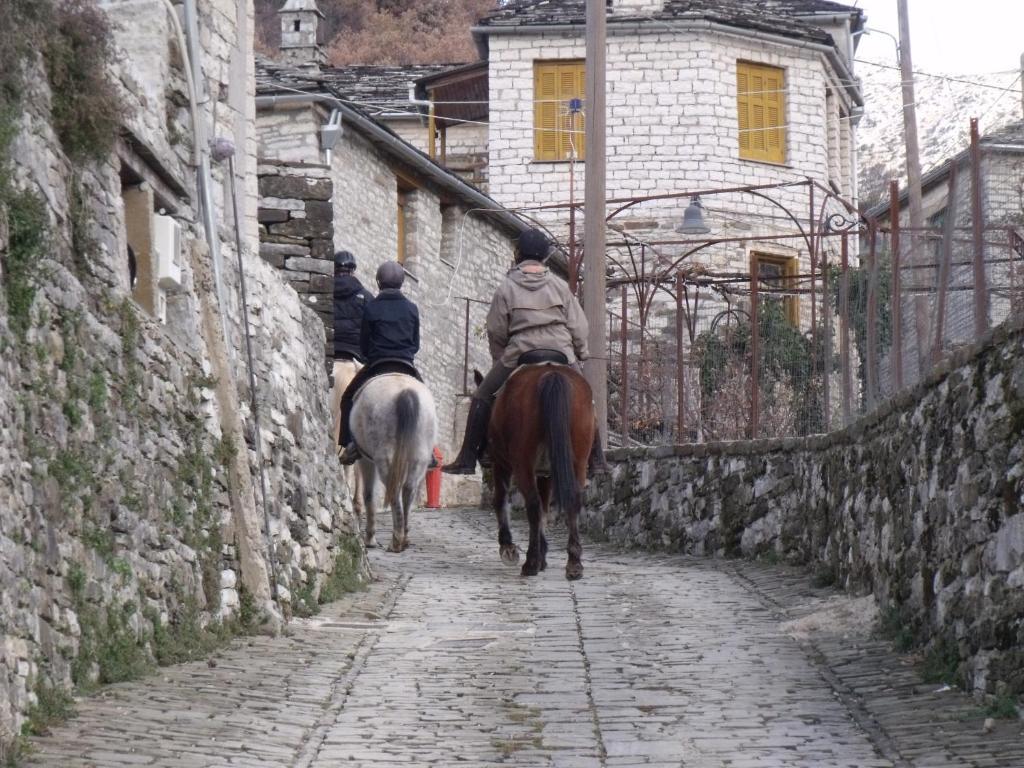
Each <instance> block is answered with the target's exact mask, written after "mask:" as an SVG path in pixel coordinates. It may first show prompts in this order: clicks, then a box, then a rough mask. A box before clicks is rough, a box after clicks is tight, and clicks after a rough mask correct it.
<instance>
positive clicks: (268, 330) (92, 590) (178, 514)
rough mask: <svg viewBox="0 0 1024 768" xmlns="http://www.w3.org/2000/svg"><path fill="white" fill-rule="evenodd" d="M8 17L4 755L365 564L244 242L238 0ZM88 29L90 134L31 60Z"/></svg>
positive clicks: (298, 315)
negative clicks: (48, 712)
mask: <svg viewBox="0 0 1024 768" xmlns="http://www.w3.org/2000/svg"><path fill="white" fill-rule="evenodd" d="M30 5H31V4H16V6H10V7H9V8H8V9H4V11H5V14H7V15H5V18H10V14H11V13H13V14H18V13H24V12H25V11H24V9H25V8H27V7H29V6H30ZM172 8H173V9H172ZM76 14H77V15H76ZM104 17H105V18H106V19H107V20H108V26H109V27H110V30H112V31H109V34H108V33H107V32H104V33H102V34H101V32H100V31H98V30H99V29H100V27H103V26H105V25H104V24H103V23H102V19H103V18H104ZM97 19H99V21H97ZM16 20H17V19H16ZM20 21H23V22H24V27H25V30H26V31H25V34H26V36H27V39H29V40H32V41H34V43H38V45H35V44H33V45H29V46H24V47H23V48H22V49H20V50H19V54H18V55H19V59H18V61H17V67H16V68H15V69H16V70H17V71H13V70H10V71H5V72H4V77H5V78H7V80H5V84H7V83H9V82H10V80H9V79H10V78H11V77H16V78H18V83H19V85H20V91H10V90H9V91H5V94H4V97H5V98H6V97H7V96H8V95H9V94H10V93H12V92H14V93H20V94H21V96H20V100H19V101H18V102H17V104H16V113H17V114H16V117H14V118H12V120H13V121H12V123H11V124H10V125H6V124H5V125H4V126H3V127H4V128H5V129H6V128H8V127H10V128H12V130H11V131H10V135H12V136H13V139H12V140H11V143H10V144H9V145H8V144H0V221H3V222H4V224H3V225H2V226H0V233H2V235H0V282H2V284H3V289H4V290H3V291H2V292H0V347H2V350H3V351H2V352H0V583H2V584H3V585H4V588H3V590H2V591H0V627H2V628H3V629H2V636H0V762H4V763H5V764H6V763H7V760H8V759H10V760H13V759H14V757H12V754H11V749H13V748H12V746H11V744H12V741H16V739H15V737H16V735H17V734H18V733H20V732H21V731H22V729H23V727H24V725H25V722H26V717H28V716H30V715H31V713H32V711H33V708H34V707H35V706H36V705H37V704H38V703H39V701H40V698H41V697H49V698H48V699H47V701H49V702H50V703H51V705H52V702H53V701H54V696H55V695H56V694H55V693H54V691H57V690H64V689H68V688H70V687H71V686H72V685H73V686H76V687H77V688H78V689H80V690H88V689H90V688H91V687H93V686H94V685H96V684H102V683H108V682H116V681H119V680H123V679H128V678H130V677H132V676H137V675H139V674H142V673H143V672H145V671H146V669H148V668H149V667H150V665H152V664H153V663H155V662H168V661H173V660H177V659H183V658H189V657H190V656H192V655H194V654H195V653H202V652H203V649H204V648H209V646H208V645H206V643H208V642H212V641H213V640H214V638H215V636H220V637H223V636H224V635H225V634H230V632H231V630H232V628H237V627H239V626H241V625H251V624H252V623H253V622H259V621H261V620H266V621H269V622H270V624H271V625H275V624H277V623H278V622H279V621H280V620H281V618H282V617H286V616H288V615H289V614H290V613H291V612H297V611H312V610H315V609H316V604H317V601H318V598H319V595H320V593H321V590H322V589H325V585H329V589H326V592H329V591H334V592H337V590H338V589H339V588H341V587H342V586H344V585H346V584H354V583H357V582H358V580H359V579H360V578H362V579H365V578H366V572H365V560H364V553H363V552H362V549H361V546H360V544H359V540H358V537H357V536H355V535H354V534H355V524H356V523H355V521H354V519H353V515H352V513H351V506H350V500H349V498H348V496H347V494H346V492H345V490H344V486H343V482H342V478H341V474H340V471H339V468H338V465H337V461H336V459H335V457H334V455H333V450H332V445H331V441H330V436H329V426H328V424H329V423H330V421H329V413H328V398H327V395H328V381H327V376H326V374H325V372H324V370H323V356H322V352H321V350H322V344H323V338H324V333H323V328H322V327H321V326H320V324H319V321H318V320H317V319H316V315H315V314H314V313H313V312H312V311H310V310H309V309H308V308H306V307H305V306H304V305H303V302H301V301H300V299H299V296H298V294H297V293H296V292H295V291H294V290H293V289H292V288H291V287H289V286H288V284H287V282H286V281H285V280H284V279H283V278H282V275H281V274H280V273H279V272H278V271H277V270H275V269H273V268H272V267H270V266H269V265H267V264H266V263H265V262H264V261H263V260H261V259H260V258H259V257H258V248H259V235H258V230H257V227H258V224H257V176H256V135H255V131H254V124H255V105H254V102H253V92H254V90H255V72H254V67H253V49H252V46H253V14H252V4H251V2H250V1H249V0H185V2H183V3H180V4H178V5H176V6H173V7H170V6H169V5H168V4H166V3H164V2H162V1H161V0H106V1H105V2H102V3H100V10H96V8H95V6H93V5H91V4H82V5H78V4H74V3H62V2H61V3H54V18H53V19H50V18H49V17H48V18H47V19H46V20H45V26H44V27H38V26H36V27H31V26H30V23H34V24H37V25H38V24H39V23H40V22H39V20H38V19H35V20H33V17H31V16H28V17H26V18H25V19H20ZM86 23H88V26H83V24H86ZM85 28H87V29H90V30H91V33H90V34H91V35H93V36H94V37H92V38H91V42H89V41H85V42H83V40H82V39H81V38H78V39H77V43H76V47H75V48H73V49H70V48H69V50H73V55H74V56H77V57H79V58H78V59H76V60H75V63H76V68H75V74H76V75H77V74H78V73H80V72H82V71H83V70H89V69H90V68H91V69H92V70H95V71H96V72H99V73H101V74H100V75H98V77H101V79H102V81H103V82H104V83H107V84H108V86H107V88H100V89H98V90H96V91H95V92H90V94H89V99H90V100H89V102H88V106H89V109H90V115H93V116H98V115H103V114H115V115H119V116H120V118H119V120H120V122H121V124H120V125H117V124H116V123H117V120H115V121H114V125H113V126H112V128H111V130H109V131H108V132H107V133H106V134H105V136H106V139H105V140H104V141H99V140H95V137H93V140H92V143H91V144H87V143H85V142H84V141H83V139H82V137H83V136H84V135H88V136H92V134H84V133H83V131H86V130H91V128H92V123H90V124H89V125H87V126H82V125H81V124H76V122H75V121H68V120H67V119H63V120H62V119H59V118H60V117H61V115H59V114H58V111H57V108H58V106H59V107H61V108H67V105H68V104H69V103H70V104H71V105H72V106H74V105H75V101H74V99H73V98H72V97H73V96H74V95H75V94H74V93H72V92H69V90H68V89H69V86H68V84H67V81H66V80H60V79H59V78H58V77H57V76H55V75H54V73H53V72H52V71H51V70H50V69H48V68H47V67H46V66H45V64H44V60H43V57H42V56H41V55H40V49H41V48H44V47H45V46H46V45H47V44H49V41H50V40H51V39H57V40H58V42H66V39H65V38H64V37H61V36H64V35H67V34H69V32H68V31H67V30H77V29H85ZM33 30H34V32H33ZM33 34H34V35H35V37H32V35H33ZM108 40H109V43H110V45H111V46H112V50H113V51H114V52H115V56H114V60H113V61H109V62H108V61H107V55H106V47H105V45H106V41H108ZM108 69H109V75H108V74H105V73H106V72H107V71H108ZM58 74H66V73H58ZM108 91H109V92H108ZM111 94H113V95H111ZM117 102H120V104H121V106H122V107H123V108H121V109H118V108H117ZM79 103H80V102H79ZM4 119H5V120H6V119H8V116H7V114H6V113H5V115H4ZM0 133H4V131H0ZM6 135H8V134H6V133H5V136H6ZM210 138H214V139H216V141H215V142H214V145H213V151H212V152H211V151H210V149H208V147H210V144H209V143H208V139H210ZM108 145H109V149H108ZM239 246H240V250H241V252H239ZM243 277H244V282H245V289H246V290H247V293H248V306H247V307H246V306H244V305H243V304H242V303H241V302H242V297H241V292H240V289H241V288H242V278H243ZM246 336H249V337H251V341H252V348H253V358H252V366H251V368H250V365H249V359H248V357H247V356H246V354H245V348H246V344H245V338H246ZM252 385H255V390H253V389H252ZM256 409H258V411H257V410H256ZM326 592H325V593H326Z"/></svg>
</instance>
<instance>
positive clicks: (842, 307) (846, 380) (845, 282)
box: [839, 233, 853, 427]
mask: <svg viewBox="0 0 1024 768" xmlns="http://www.w3.org/2000/svg"><path fill="white" fill-rule="evenodd" d="M842 270H843V272H842V275H841V276H840V283H839V343H840V344H841V345H842V348H841V349H840V350H839V353H840V360H841V361H842V363H841V365H842V369H843V370H842V376H843V426H844V427H845V426H846V425H848V424H849V423H850V421H852V418H853V417H852V399H853V381H852V377H851V376H850V242H849V235H847V234H845V233H844V234H843V250H842Z"/></svg>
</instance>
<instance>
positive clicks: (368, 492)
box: [359, 459, 377, 549]
mask: <svg viewBox="0 0 1024 768" xmlns="http://www.w3.org/2000/svg"><path fill="white" fill-rule="evenodd" d="M359 476H360V477H361V478H362V488H361V489H360V490H361V491H362V496H363V511H364V512H365V513H366V532H365V533H364V534H363V536H364V538H363V541H364V542H365V544H366V548H367V549H375V548H376V547H377V535H376V534H377V508H376V506H375V505H374V501H373V490H374V487H375V486H376V484H377V470H376V467H374V466H373V462H372V461H369V460H368V459H363V460H362V461H360V462H359Z"/></svg>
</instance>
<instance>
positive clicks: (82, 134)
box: [43, 0, 124, 159]
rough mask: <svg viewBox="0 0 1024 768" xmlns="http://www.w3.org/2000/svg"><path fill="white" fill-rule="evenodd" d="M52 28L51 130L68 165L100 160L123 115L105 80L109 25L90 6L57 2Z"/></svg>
mask: <svg viewBox="0 0 1024 768" xmlns="http://www.w3.org/2000/svg"><path fill="white" fill-rule="evenodd" d="M52 26H53V30H54V32H55V34H52V35H50V36H49V38H48V40H47V43H46V46H45V48H44V49H43V58H44V59H45V61H46V72H47V76H48V78H49V80H50V89H51V91H52V92H53V105H52V120H53V127H54V130H55V131H56V132H57V135H58V136H59V137H60V141H61V145H62V146H63V147H64V151H65V152H66V153H67V154H68V156H69V157H71V158H72V159H87V158H99V157H103V156H104V155H106V154H107V153H108V152H110V150H111V148H112V147H113V145H114V139H115V138H116V137H117V132H118V129H119V127H120V124H121V119H122V116H123V113H124V107H123V105H122V103H121V98H120V95H119V94H118V91H117V87H116V85H115V84H114V82H113V81H112V79H111V78H110V74H109V66H110V64H111V62H112V61H113V59H114V49H113V45H112V43H111V35H110V24H109V22H108V21H107V17H106V16H105V15H104V14H103V11H101V10H100V9H99V8H97V7H96V6H95V5H94V4H93V3H91V2H88V0H61V3H60V5H59V6H58V7H57V12H56V14H55V19H54V23H53V25H52Z"/></svg>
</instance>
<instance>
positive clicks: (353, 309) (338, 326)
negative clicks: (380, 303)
mask: <svg viewBox="0 0 1024 768" xmlns="http://www.w3.org/2000/svg"><path fill="white" fill-rule="evenodd" d="M372 300H373V294H372V293H370V292H369V291H368V290H366V289H365V288H363V284H362V283H360V282H359V279H358V278H357V277H355V275H351V274H343V275H335V276H334V356H335V357H336V358H338V357H355V358H356V359H358V360H360V361H362V362H365V360H363V353H362V350H361V349H360V347H359V333H360V331H361V330H362V327H363V311H364V310H365V309H366V304H367V302H370V301H372Z"/></svg>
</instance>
